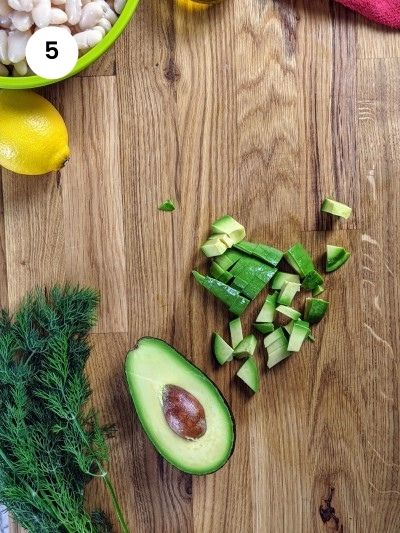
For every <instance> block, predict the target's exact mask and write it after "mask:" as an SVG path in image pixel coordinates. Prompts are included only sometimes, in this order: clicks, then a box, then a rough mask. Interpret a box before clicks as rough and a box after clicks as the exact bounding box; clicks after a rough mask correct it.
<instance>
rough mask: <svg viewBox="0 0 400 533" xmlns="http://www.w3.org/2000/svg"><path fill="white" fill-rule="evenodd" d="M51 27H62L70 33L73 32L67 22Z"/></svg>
mask: <svg viewBox="0 0 400 533" xmlns="http://www.w3.org/2000/svg"><path fill="white" fill-rule="evenodd" d="M49 28H62V29H63V30H65V31H67V32H68V33H71V28H70V27H69V26H66V25H65V24H60V25H58V26H49Z"/></svg>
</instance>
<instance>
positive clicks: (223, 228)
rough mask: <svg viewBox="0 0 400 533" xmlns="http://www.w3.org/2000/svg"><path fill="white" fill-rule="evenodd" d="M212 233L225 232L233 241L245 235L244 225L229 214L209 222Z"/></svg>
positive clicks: (237, 240) (240, 239) (238, 240)
mask: <svg viewBox="0 0 400 533" xmlns="http://www.w3.org/2000/svg"><path fill="white" fill-rule="evenodd" d="M211 229H212V231H213V232H214V233H226V234H227V235H228V236H229V237H230V238H231V239H232V241H233V242H234V243H238V242H240V241H242V240H243V239H244V238H245V237H246V231H245V229H244V227H243V226H242V225H241V224H239V222H237V220H235V219H234V218H232V217H231V216H230V215H225V216H223V217H221V218H219V219H218V220H216V221H215V222H213V223H212V224H211Z"/></svg>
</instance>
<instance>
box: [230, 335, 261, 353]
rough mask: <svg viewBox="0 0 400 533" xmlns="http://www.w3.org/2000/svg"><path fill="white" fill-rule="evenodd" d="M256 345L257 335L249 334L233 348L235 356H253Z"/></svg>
mask: <svg viewBox="0 0 400 533" xmlns="http://www.w3.org/2000/svg"><path fill="white" fill-rule="evenodd" d="M256 347H257V339H256V337H255V336H254V335H247V336H246V337H245V338H244V339H243V340H241V341H240V342H239V344H238V345H237V346H236V348H235V349H234V350H233V357H236V358H237V359H243V358H244V357H251V356H252V355H253V354H254V352H255V349H256Z"/></svg>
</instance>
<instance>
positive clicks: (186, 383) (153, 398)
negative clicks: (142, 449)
mask: <svg viewBox="0 0 400 533" xmlns="http://www.w3.org/2000/svg"><path fill="white" fill-rule="evenodd" d="M125 374H126V379H127V383H128V388H129V392H130V395H131V397H132V401H133V405H134V406H135V409H136V413H137V415H138V417H139V420H140V422H141V424H142V426H143V429H144V431H145V432H146V435H147V436H148V438H149V439H150V441H151V442H152V444H153V446H154V447H155V448H156V450H157V451H158V452H159V453H160V454H161V455H162V456H163V457H164V459H166V460H167V461H168V462H169V463H171V464H172V465H174V466H175V467H176V468H178V469H179V470H182V471H183V472H186V473H188V474H195V475H204V474H210V473H211V472H215V471H216V470H218V469H219V468H221V467H222V466H223V465H224V464H225V463H226V462H227V461H228V459H229V458H230V456H231V455H232V453H233V450H234V446H235V421H234V418H233V415H232V412H231V410H230V408H229V406H228V404H227V403H226V401H225V399H224V397H223V395H222V394H221V392H220V391H219V389H218V387H217V386H216V385H215V383H213V382H212V381H211V380H210V379H209V378H208V377H207V376H206V375H205V374H204V373H203V372H202V371H201V370H200V369H199V368H197V367H196V366H194V365H193V364H192V363H190V362H189V361H188V360H187V359H186V358H185V357H184V356H183V355H181V354H180V353H179V352H178V351H177V350H175V348H173V347H172V346H170V345H169V344H167V343H166V342H165V341H163V340H161V339H156V338H153V337H143V338H141V339H140V340H139V341H138V342H137V344H136V346H135V347H134V348H133V349H132V350H131V351H130V352H129V353H128V355H127V357H126V361H125ZM171 386H172V387H174V390H177V391H181V390H182V389H183V390H184V391H187V393H189V394H188V395H187V397H188V398H189V404H188V405H189V411H190V409H192V407H193V405H192V404H190V399H192V400H193V398H194V400H193V401H194V402H196V404H197V405H199V404H200V406H201V407H202V408H203V409H202V410H201V412H202V413H203V415H204V416H205V425H206V429H205V431H204V432H203V434H202V435H201V436H200V437H199V438H193V439H191V438H185V437H182V436H181V435H179V434H177V433H176V432H175V431H174V430H173V429H171V425H170V424H169V423H167V418H166V416H165V408H164V407H165V391H166V390H170V389H171ZM197 402H198V403H197ZM188 414H189V415H190V412H189V413H188Z"/></svg>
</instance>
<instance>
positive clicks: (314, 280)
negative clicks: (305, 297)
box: [301, 270, 324, 291]
mask: <svg viewBox="0 0 400 533" xmlns="http://www.w3.org/2000/svg"><path fill="white" fill-rule="evenodd" d="M323 283H324V278H323V277H322V276H321V275H320V274H319V273H318V272H317V271H316V270H311V271H310V272H309V273H308V274H307V275H306V277H305V278H304V279H303V283H302V284H301V286H302V288H303V289H304V290H306V291H312V290H314V289H315V288H316V287H318V286H319V285H322V284H323Z"/></svg>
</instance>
